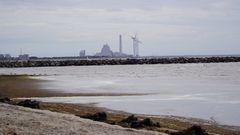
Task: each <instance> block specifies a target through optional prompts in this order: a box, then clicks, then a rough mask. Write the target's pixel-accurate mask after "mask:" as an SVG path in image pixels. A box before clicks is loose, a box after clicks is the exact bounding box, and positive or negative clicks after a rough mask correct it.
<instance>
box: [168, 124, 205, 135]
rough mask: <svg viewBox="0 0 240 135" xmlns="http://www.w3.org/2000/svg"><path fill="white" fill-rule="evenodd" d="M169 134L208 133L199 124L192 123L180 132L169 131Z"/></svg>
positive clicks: (203, 134)
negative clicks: (192, 124)
mask: <svg viewBox="0 0 240 135" xmlns="http://www.w3.org/2000/svg"><path fill="white" fill-rule="evenodd" d="M171 135H209V134H208V133H207V132H206V131H205V130H204V129H202V128H201V127H200V126H197V125H194V126H192V127H190V128H188V129H186V130H183V131H181V132H176V133H171Z"/></svg>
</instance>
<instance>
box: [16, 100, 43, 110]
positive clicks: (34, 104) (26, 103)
mask: <svg viewBox="0 0 240 135" xmlns="http://www.w3.org/2000/svg"><path fill="white" fill-rule="evenodd" d="M39 104H40V103H39V102H38V101H36V100H29V99H27V100H24V101H20V102H19V103H18V104H17V105H19V106H23V107H29V108H33V109H39V108H40V106H39Z"/></svg>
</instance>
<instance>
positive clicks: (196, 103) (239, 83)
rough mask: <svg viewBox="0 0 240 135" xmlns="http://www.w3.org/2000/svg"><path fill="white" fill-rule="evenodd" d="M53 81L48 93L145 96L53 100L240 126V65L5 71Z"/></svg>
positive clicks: (47, 86) (1, 71) (46, 86)
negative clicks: (132, 94) (133, 94)
mask: <svg viewBox="0 0 240 135" xmlns="http://www.w3.org/2000/svg"><path fill="white" fill-rule="evenodd" d="M0 74H30V75H34V74H35V75H39V74H41V75H44V76H35V77H33V78H35V79H42V80H49V81H48V82H47V83H43V84H42V85H41V87H42V89H46V90H53V91H61V92H71V93H138V94H139V93H143V94H146V95H138V96H137V95H136V96H91V97H52V98H41V99H39V100H42V101H48V102H64V103H97V106H100V107H107V108H110V109H114V110H121V111H126V112H131V113H138V114H152V115H176V116H184V117H194V118H202V119H207V120H213V121H216V122H218V123H221V124H228V125H238V126H240V116H239V114H240V63H210V64H209V63H208V64H166V65H165V64H158V65H116V66H79V67H77V66H71V67H36V68H0Z"/></svg>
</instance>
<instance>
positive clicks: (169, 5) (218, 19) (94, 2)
mask: <svg viewBox="0 0 240 135" xmlns="http://www.w3.org/2000/svg"><path fill="white" fill-rule="evenodd" d="M135 33H138V37H139V39H140V40H141V41H142V42H143V43H144V44H143V45H141V46H140V55H209V54H240V0H0V54H1V53H10V54H11V55H13V56H17V55H19V53H20V48H22V50H23V52H24V53H29V54H31V55H34V56H74V55H75V56H76V55H78V53H79V51H80V50H82V49H85V50H86V52H87V54H90V55H92V54H94V53H96V52H98V51H100V49H101V47H102V45H103V44H104V43H108V44H109V45H110V47H111V48H112V50H113V51H118V36H119V34H122V35H123V51H124V52H125V53H131V54H132V41H131V39H130V37H129V35H133V34H135Z"/></svg>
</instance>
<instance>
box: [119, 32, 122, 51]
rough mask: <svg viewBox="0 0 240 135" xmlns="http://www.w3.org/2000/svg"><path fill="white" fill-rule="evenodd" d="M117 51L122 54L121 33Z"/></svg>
mask: <svg viewBox="0 0 240 135" xmlns="http://www.w3.org/2000/svg"><path fill="white" fill-rule="evenodd" d="M119 52H120V54H122V35H119Z"/></svg>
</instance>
